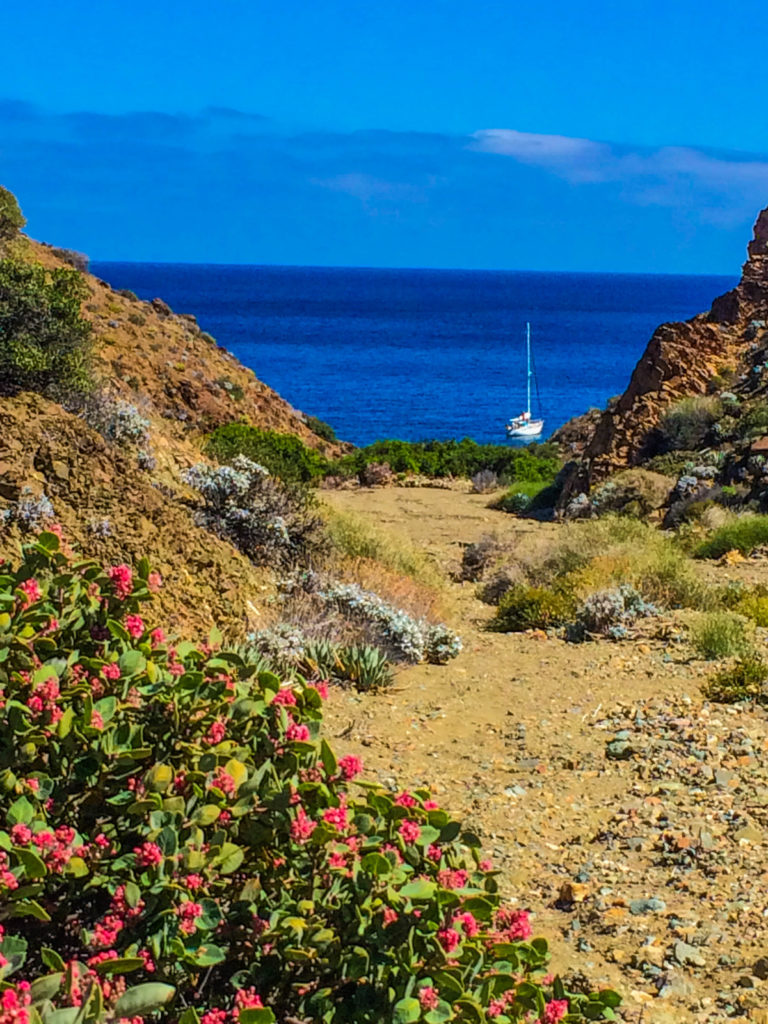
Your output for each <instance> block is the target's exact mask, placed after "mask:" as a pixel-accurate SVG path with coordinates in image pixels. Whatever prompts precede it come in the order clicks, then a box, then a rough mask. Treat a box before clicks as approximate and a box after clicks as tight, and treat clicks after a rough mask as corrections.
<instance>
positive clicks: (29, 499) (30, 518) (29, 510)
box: [0, 487, 55, 533]
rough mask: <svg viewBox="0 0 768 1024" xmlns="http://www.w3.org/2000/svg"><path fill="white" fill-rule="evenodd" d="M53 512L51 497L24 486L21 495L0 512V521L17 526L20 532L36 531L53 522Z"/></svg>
mask: <svg viewBox="0 0 768 1024" xmlns="http://www.w3.org/2000/svg"><path fill="white" fill-rule="evenodd" d="M54 518H55V512H54V510H53V505H52V504H51V499H50V498H49V497H48V495H47V494H45V492H42V493H41V494H35V493H34V492H33V491H32V489H31V488H30V487H25V488H24V489H23V490H22V492H21V495H20V496H19V497H18V498H17V499H16V501H12V502H11V503H10V504H9V505H8V507H7V508H5V509H3V511H2V512H1V513H0V523H3V524H4V525H5V526H12V525H14V524H15V525H16V526H18V528H19V530H20V531H21V532H22V533H37V532H38V531H39V530H42V529H43V527H44V526H47V524H48V523H51V522H53V519H54Z"/></svg>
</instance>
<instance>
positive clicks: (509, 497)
mask: <svg viewBox="0 0 768 1024" xmlns="http://www.w3.org/2000/svg"><path fill="white" fill-rule="evenodd" d="M559 496H560V488H559V487H556V486H555V483H554V480H552V479H550V480H518V481H517V482H516V483H514V484H511V485H510V486H509V487H508V488H507V490H506V491H505V492H504V494H502V496H501V497H500V498H498V499H497V500H496V501H494V502H492V503H491V505H490V507H491V508H498V509H501V511H502V512H513V513H516V514H518V515H519V514H521V513H523V512H535V511H538V510H539V509H544V508H553V507H554V505H555V502H556V501H557V499H558V497H559Z"/></svg>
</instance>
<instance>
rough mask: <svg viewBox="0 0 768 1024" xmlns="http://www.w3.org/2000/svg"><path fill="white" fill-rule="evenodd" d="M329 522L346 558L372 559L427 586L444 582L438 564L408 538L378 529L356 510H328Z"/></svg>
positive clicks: (331, 537) (337, 547)
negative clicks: (435, 564)
mask: <svg viewBox="0 0 768 1024" xmlns="http://www.w3.org/2000/svg"><path fill="white" fill-rule="evenodd" d="M325 524H326V529H327V532H328V538H329V540H330V542H331V544H332V546H333V548H334V550H335V551H336V552H337V553H338V554H339V555H341V556H342V557H343V558H350V559H358V558H366V559H370V560H371V561H374V562H378V563H379V564H380V565H383V566H384V567H385V568H387V569H391V570H392V571H393V572H397V573H401V574H402V575H404V576H410V577H411V578H412V579H414V580H417V581H418V582H420V583H424V584H426V585H427V586H439V585H440V584H441V583H442V577H441V576H440V573H439V572H438V570H437V569H436V568H435V566H434V564H433V563H432V562H431V561H430V560H429V559H428V558H427V557H426V555H425V554H424V553H423V552H422V551H420V550H419V549H417V548H415V547H413V545H412V544H411V543H410V542H409V541H408V540H407V539H406V538H404V537H401V536H399V535H397V534H394V533H391V532H390V531H385V530H381V529H377V528H376V527H375V526H373V525H372V524H371V523H370V522H369V521H368V520H367V519H364V518H363V517H362V516H358V515H355V514H354V513H353V512H341V511H339V510H337V509H332V508H328V509H327V511H326V512H325Z"/></svg>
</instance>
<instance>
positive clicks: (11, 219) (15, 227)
mask: <svg viewBox="0 0 768 1024" xmlns="http://www.w3.org/2000/svg"><path fill="white" fill-rule="evenodd" d="M26 223H27V221H26V218H25V217H24V214H23V213H22V212H21V208H20V207H19V203H18V201H17V199H16V196H15V195H14V194H13V192H9V191H8V189H7V188H3V186H2V185H0V243H2V242H8V241H10V240H11V239H12V238H15V237H16V235H18V233H19V231H21V229H22V228H23V227H24V225H25V224H26Z"/></svg>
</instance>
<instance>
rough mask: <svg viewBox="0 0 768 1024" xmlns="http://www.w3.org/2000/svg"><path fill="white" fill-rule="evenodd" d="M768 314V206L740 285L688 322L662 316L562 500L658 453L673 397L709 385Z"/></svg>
mask: <svg viewBox="0 0 768 1024" xmlns="http://www.w3.org/2000/svg"><path fill="white" fill-rule="evenodd" d="M764 319H768V208H766V209H765V210H763V211H762V212H761V214H760V216H759V217H758V218H757V223H756V224H755V229H754V238H753V240H752V241H751V242H750V243H749V247H748V259H747V262H746V263H745V264H744V267H743V271H742V278H741V281H740V283H739V284H738V286H737V287H736V288H734V289H733V290H732V291H730V292H726V294H725V295H721V296H720V297H719V298H717V299H715V301H714V302H713V304H712V309H711V310H710V312H709V313H702V314H699V315H698V316H695V317H693V319H692V320H688V321H686V322H685V323H670V324H662V325H661V326H660V327H658V328H657V329H656V330H655V331H654V334H653V337H652V338H651V340H650V341H649V342H648V347H647V348H646V350H645V352H644V353H643V355H642V357H641V358H640V361H639V362H638V364H637V366H636V367H635V369H634V372H633V373H632V377H631V379H630V382H629V386H628V387H627V390H626V391H625V392H624V394H623V395H622V396H621V398H620V399H619V401H618V402H617V403H616V404H615V405H614V406H613V407H612V408H611V409H609V410H607V411H606V412H604V413H603V414H602V416H601V417H600V419H599V421H598V423H597V426H596V428H595V432H594V434H593V435H592V439H591V441H590V442H589V444H588V445H587V446H586V448H585V450H584V453H583V455H582V458H581V461H580V462H579V463H578V464H576V465H575V466H574V469H573V470H572V472H571V475H570V476H569V477H568V479H567V481H566V485H565V487H564V488H563V493H562V496H561V499H560V501H561V505H564V504H565V503H567V501H568V500H569V499H570V498H572V497H573V496H574V495H576V494H578V493H579V492H581V491H584V492H589V490H590V487H591V486H592V485H594V484H595V483H598V482H599V481H600V480H604V479H605V478H606V477H607V476H609V475H610V474H612V473H614V472H616V471H617V470H620V469H626V468H627V467H629V466H635V465H637V464H638V463H640V462H642V460H643V458H645V457H647V455H649V454H652V452H651V451H650V449H651V447H652V445H653V439H654V432H655V430H656V427H657V426H658V423H659V420H660V419H661V417H662V416H663V415H664V413H665V412H666V411H667V409H669V407H670V406H671V405H673V404H674V403H675V402H677V401H679V400H680V399H681V398H685V397H687V396H690V395H702V394H705V393H706V391H707V386H708V384H709V382H710V380H711V378H712V377H713V376H714V374H716V373H717V372H718V370H719V368H721V367H722V366H730V367H734V366H736V365H737V364H738V363H739V361H740V359H741V357H742V356H743V355H744V354H745V353H746V351H747V348H748V345H749V339H748V338H746V337H745V332H746V328H747V327H748V325H749V323H750V322H751V321H752V320H764Z"/></svg>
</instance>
